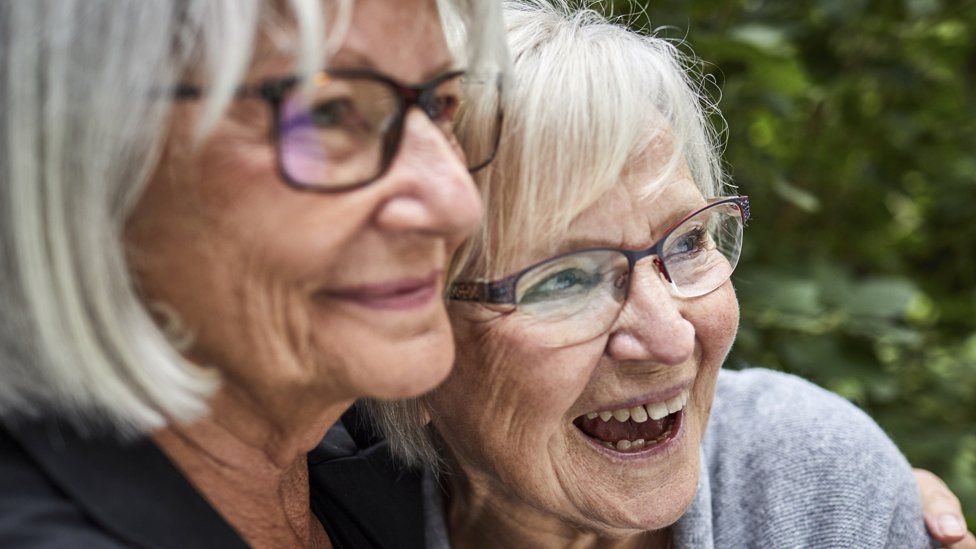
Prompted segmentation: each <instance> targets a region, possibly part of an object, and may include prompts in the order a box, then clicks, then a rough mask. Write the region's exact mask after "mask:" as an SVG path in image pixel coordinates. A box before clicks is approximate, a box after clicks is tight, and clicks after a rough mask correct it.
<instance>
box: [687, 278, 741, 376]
mask: <svg viewBox="0 0 976 549" xmlns="http://www.w3.org/2000/svg"><path fill="white" fill-rule="evenodd" d="M697 305H698V306H697V307H696V308H695V311H694V313H693V314H691V315H689V316H690V317H691V318H690V320H691V322H692V324H694V326H695V333H696V337H697V339H698V341H699V343H700V345H701V347H702V354H703V357H702V360H703V362H705V363H706V364H707V365H708V366H714V367H715V368H716V369H717V368H718V366H720V365H721V363H722V362H724V361H725V357H726V356H727V355H728V353H729V350H731V348H732V342H733V341H735V334H736V332H737V331H738V329H739V302H738V301H737V300H736V297H735V290H734V289H733V288H732V284H731V282H726V283H725V285H724V286H722V287H721V288H719V289H718V290H715V291H714V292H712V293H711V294H709V295H707V296H704V297H703V298H701V301H700V303H698V304H697Z"/></svg>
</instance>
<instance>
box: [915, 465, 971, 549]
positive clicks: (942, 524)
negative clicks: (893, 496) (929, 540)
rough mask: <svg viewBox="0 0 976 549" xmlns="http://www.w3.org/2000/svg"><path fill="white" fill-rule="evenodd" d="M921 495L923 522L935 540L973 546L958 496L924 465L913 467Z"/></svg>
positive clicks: (965, 548)
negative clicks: (925, 468) (920, 467)
mask: <svg viewBox="0 0 976 549" xmlns="http://www.w3.org/2000/svg"><path fill="white" fill-rule="evenodd" d="M915 480H916V481H917V482H918V489H919V493H920V494H921V496H922V512H923V514H924V515H925V525H926V526H927V527H928V529H929V533H930V534H932V537H934V538H935V539H936V540H938V542H939V543H941V544H942V545H944V546H946V547H951V548H952V549H976V538H974V537H973V534H972V533H970V532H967V530H966V519H965V518H964V517H963V515H962V505H961V504H960V503H959V499H958V498H957V497H956V496H955V495H954V494H953V493H952V491H950V490H949V487H948V486H946V484H945V483H944V482H942V479H940V478H939V477H937V476H935V475H934V474H932V473H930V472H929V471H926V470H924V469H915Z"/></svg>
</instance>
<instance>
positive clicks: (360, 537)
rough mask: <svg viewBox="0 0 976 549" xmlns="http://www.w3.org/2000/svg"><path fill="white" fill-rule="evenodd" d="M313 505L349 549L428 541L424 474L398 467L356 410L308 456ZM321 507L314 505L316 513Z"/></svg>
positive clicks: (415, 545) (420, 545)
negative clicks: (351, 541) (323, 511)
mask: <svg viewBox="0 0 976 549" xmlns="http://www.w3.org/2000/svg"><path fill="white" fill-rule="evenodd" d="M308 475H309V483H310V484H311V488H312V499H313V502H317V503H318V504H319V505H320V506H321V507H323V508H325V510H326V511H327V512H328V516H329V517H340V516H341V517H343V518H344V520H336V521H333V522H332V526H333V527H334V528H335V529H336V530H340V531H335V532H334V534H336V535H333V540H335V539H346V540H354V541H355V542H354V543H351V544H348V546H349V547H357V548H358V547H377V548H387V547H389V548H397V549H400V548H404V549H410V548H418V549H422V548H424V547H425V546H426V544H425V540H424V525H425V522H424V501H423V492H422V484H421V481H422V478H423V475H422V471H420V470H419V469H410V468H406V467H404V466H403V465H402V464H400V463H397V462H396V460H395V459H394V458H393V457H392V456H391V454H390V451H389V444H388V443H387V442H386V441H385V440H383V439H381V438H378V437H376V436H375V435H374V434H373V433H372V432H371V430H370V429H369V428H368V427H366V426H365V425H364V423H363V422H362V421H360V417H359V411H358V409H357V407H355V406H354V407H353V408H351V409H350V410H349V411H348V412H346V414H345V415H343V417H342V421H340V422H339V423H337V424H336V426H335V427H333V428H332V429H331V430H330V431H329V433H328V434H327V435H326V437H325V439H324V440H323V441H322V444H320V445H319V447H318V448H316V450H315V451H313V452H311V453H310V454H309V456H308ZM314 508H315V506H314V505H313V509H314Z"/></svg>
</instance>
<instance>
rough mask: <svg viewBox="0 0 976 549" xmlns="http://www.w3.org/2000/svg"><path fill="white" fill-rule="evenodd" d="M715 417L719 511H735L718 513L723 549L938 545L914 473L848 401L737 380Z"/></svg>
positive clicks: (792, 382)
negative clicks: (927, 522)
mask: <svg viewBox="0 0 976 549" xmlns="http://www.w3.org/2000/svg"><path fill="white" fill-rule="evenodd" d="M712 418H713V424H712V425H710V426H709V440H708V441H707V445H706V455H708V456H710V457H709V458H708V460H709V465H708V466H709V467H710V469H711V474H712V476H713V479H712V484H713V505H714V504H715V503H716V502H717V501H720V502H721V503H719V507H721V508H723V509H733V511H731V512H729V511H720V512H717V516H716V519H715V521H716V524H715V527H716V534H717V535H716V537H717V539H716V547H724V546H733V545H738V546H750V547H753V546H756V547H758V546H763V547H864V548H882V547H898V548H923V547H930V546H931V540H930V538H929V537H928V535H927V533H926V530H925V524H924V520H923V517H922V510H921V501H920V496H919V494H918V489H917V487H916V484H915V479H914V476H913V474H912V471H911V467H910V466H909V464H908V462H907V461H906V460H905V458H904V456H902V454H901V452H899V450H898V448H897V447H895V445H894V443H893V442H891V440H890V439H889V438H888V437H887V436H886V435H885V433H884V432H883V431H882V430H881V428H880V427H878V425H877V424H876V423H874V421H873V420H872V419H871V418H869V417H868V416H867V415H866V414H864V413H863V412H862V411H861V410H859V409H858V408H857V407H856V406H854V405H853V404H851V403H849V402H848V401H846V400H844V399H842V398H841V397H839V396H837V395H834V394H833V393H830V392H827V391H825V390H823V389H821V388H819V387H817V386H815V385H813V384H811V383H809V382H807V381H804V380H802V379H800V378H797V377H794V376H791V375H787V374H783V373H778V372H772V371H768V370H759V369H754V370H745V371H742V372H728V373H724V374H723V376H722V377H720V381H719V385H718V393H717V396H716V402H715V407H714V409H713V413H712ZM716 498H719V499H718V500H716ZM722 536H727V537H725V538H724V539H718V538H721V537H722Z"/></svg>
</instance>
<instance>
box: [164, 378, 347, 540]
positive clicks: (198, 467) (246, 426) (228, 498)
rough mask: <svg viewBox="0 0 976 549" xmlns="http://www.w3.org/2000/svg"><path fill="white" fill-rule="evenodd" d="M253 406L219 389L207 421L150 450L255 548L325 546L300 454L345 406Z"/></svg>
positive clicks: (172, 430)
mask: <svg viewBox="0 0 976 549" xmlns="http://www.w3.org/2000/svg"><path fill="white" fill-rule="evenodd" d="M315 404H316V406H315V407H311V406H304V407H303V406H296V404H295V402H294V401H291V402H289V401H285V402H283V403H280V405H275V403H273V402H259V401H258V400H257V399H256V398H255V397H254V396H253V395H248V394H247V393H245V392H242V391H235V390H234V387H232V386H225V387H224V388H223V389H221V391H220V392H219V393H218V394H217V395H216V396H215V398H214V399H213V401H212V403H211V414H210V415H209V416H207V417H206V418H204V419H201V420H199V421H197V422H194V423H192V424H187V425H171V426H168V427H166V428H164V429H162V430H160V431H157V432H156V433H154V434H153V440H154V442H155V443H156V445H157V446H159V448H160V449H161V450H162V451H163V452H164V453H165V454H166V455H167V456H168V457H169V459H170V460H171V461H172V462H173V463H174V464H175V465H176V467H177V468H179V469H180V470H181V471H182V473H183V474H184V475H185V476H186V477H187V479H188V480H189V481H190V482H191V483H192V484H193V485H194V486H195V487H196V489H197V490H198V491H200V493H201V494H202V495H203V496H204V497H205V498H206V499H207V500H208V501H209V502H210V503H211V505H213V506H214V508H215V509H216V510H217V511H218V512H219V513H220V514H221V515H222V516H223V517H224V518H225V519H226V520H227V521H228V523H230V524H231V526H233V527H234V528H235V529H236V530H237V531H238V533H240V534H241V535H242V536H243V537H244V539H245V541H247V542H248V544H249V545H252V546H254V547H328V546H329V541H328V537H327V536H326V534H325V531H324V529H323V527H322V525H321V524H320V523H319V522H318V520H317V519H316V518H315V516H314V515H313V514H312V512H311V507H310V505H309V486H308V466H307V461H306V454H307V453H308V452H309V451H310V450H311V449H312V448H314V447H315V446H316V445H317V444H318V443H319V441H320V440H321V439H322V437H323V436H324V435H325V432H326V431H327V430H328V429H329V427H331V426H332V425H333V424H334V423H335V422H336V421H338V419H339V417H340V416H341V415H342V413H343V412H344V411H345V410H346V409H347V408H348V407H349V405H350V404H351V401H348V400H346V401H339V400H338V399H336V400H334V401H332V402H331V403H330V402H326V403H323V400H322V399H321V398H317V399H315Z"/></svg>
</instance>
